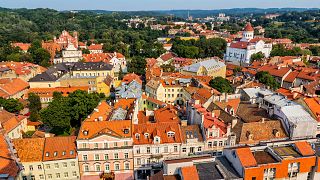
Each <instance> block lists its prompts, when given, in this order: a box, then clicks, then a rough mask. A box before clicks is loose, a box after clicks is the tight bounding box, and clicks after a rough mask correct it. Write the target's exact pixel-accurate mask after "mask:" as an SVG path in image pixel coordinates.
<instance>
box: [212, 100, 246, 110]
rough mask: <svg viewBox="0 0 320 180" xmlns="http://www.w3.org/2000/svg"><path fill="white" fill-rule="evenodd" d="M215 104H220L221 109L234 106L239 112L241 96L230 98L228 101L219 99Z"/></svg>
mask: <svg viewBox="0 0 320 180" xmlns="http://www.w3.org/2000/svg"><path fill="white" fill-rule="evenodd" d="M215 104H216V105H217V106H219V107H220V108H221V109H223V110H224V109H225V108H231V107H232V108H233V110H234V112H237V110H238V107H239V104H240V98H237V99H229V100H228V102H226V101H221V102H219V101H217V102H215Z"/></svg>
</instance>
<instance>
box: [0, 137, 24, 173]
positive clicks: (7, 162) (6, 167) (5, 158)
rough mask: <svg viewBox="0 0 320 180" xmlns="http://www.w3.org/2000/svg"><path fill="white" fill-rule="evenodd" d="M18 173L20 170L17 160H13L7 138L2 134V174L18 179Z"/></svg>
mask: <svg viewBox="0 0 320 180" xmlns="http://www.w3.org/2000/svg"><path fill="white" fill-rule="evenodd" d="M18 172H19V168H18V166H17V164H16V162H15V160H14V159H12V155H11V152H10V151H9V146H8V144H7V142H6V140H5V137H4V136H3V135H1V134H0V174H9V176H11V177H16V176H17V175H18Z"/></svg>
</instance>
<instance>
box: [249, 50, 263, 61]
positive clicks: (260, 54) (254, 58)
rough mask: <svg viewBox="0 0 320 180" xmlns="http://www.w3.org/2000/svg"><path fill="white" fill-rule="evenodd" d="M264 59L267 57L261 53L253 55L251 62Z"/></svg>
mask: <svg viewBox="0 0 320 180" xmlns="http://www.w3.org/2000/svg"><path fill="white" fill-rule="evenodd" d="M262 58H265V57H264V54H263V53H262V52H261V51H260V52H257V53H254V54H252V55H251V59H250V60H251V62H253V61H255V60H261V59H262Z"/></svg>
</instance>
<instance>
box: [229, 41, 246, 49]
mask: <svg viewBox="0 0 320 180" xmlns="http://www.w3.org/2000/svg"><path fill="white" fill-rule="evenodd" d="M230 47H231V48H236V49H247V47H248V42H244V41H238V42H232V43H231V44H230Z"/></svg>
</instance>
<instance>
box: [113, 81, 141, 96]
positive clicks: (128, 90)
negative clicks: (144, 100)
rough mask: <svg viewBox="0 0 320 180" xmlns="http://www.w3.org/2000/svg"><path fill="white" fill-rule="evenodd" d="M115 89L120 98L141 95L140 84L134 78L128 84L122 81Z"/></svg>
mask: <svg viewBox="0 0 320 180" xmlns="http://www.w3.org/2000/svg"><path fill="white" fill-rule="evenodd" d="M116 91H117V95H119V96H120V97H121V98H140V97H141V96H142V86H141V84H139V83H138V82H136V81H135V80H133V81H131V82H130V83H129V84H125V83H123V84H122V86H120V87H118V88H117V89H116Z"/></svg>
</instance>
